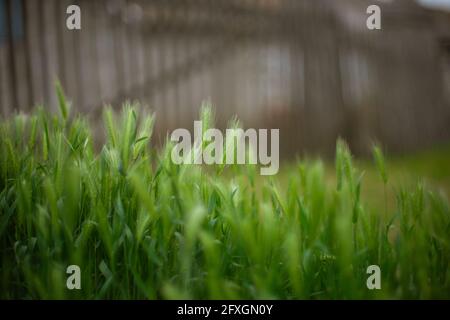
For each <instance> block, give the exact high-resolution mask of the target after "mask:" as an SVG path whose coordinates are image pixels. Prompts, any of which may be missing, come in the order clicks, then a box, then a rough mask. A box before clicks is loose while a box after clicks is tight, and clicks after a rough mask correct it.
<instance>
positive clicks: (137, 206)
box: [0, 87, 450, 299]
mask: <svg viewBox="0 0 450 320" xmlns="http://www.w3.org/2000/svg"><path fill="white" fill-rule="evenodd" d="M58 99H59V103H60V106H61V113H60V114H59V115H54V114H49V113H47V112H46V111H44V110H43V109H39V110H38V111H36V112H34V113H33V114H32V115H30V116H25V115H17V116H15V117H13V118H10V119H4V120H2V121H1V124H0V154H1V157H0V161H1V162H0V212H1V214H0V258H1V263H0V296H1V298H33V299H37V298H46V299H59V298H82V299H103V298H108V299H109V298H117V299H128V298H131V299H133V298H148V299H161V298H164V299H174V298H211V299H218V298H224V299H241V298H250V299H254V298H286V299H360V298H369V299H372V298H378V299H380V298H447V299H448V298H450V274H449V262H450V210H449V206H448V202H447V201H446V200H445V199H443V198H442V197H441V196H440V195H439V194H437V193H435V192H432V191H430V190H428V189H427V188H425V187H424V185H422V184H421V183H418V184H417V186H415V187H413V188H411V187H410V186H401V187H395V189H394V186H393V185H391V184H390V182H389V180H388V168H387V167H386V164H385V160H384V156H383V154H382V152H381V149H380V148H379V147H375V148H374V160H375V166H376V168H378V170H379V175H380V183H382V184H383V185H384V186H385V189H392V190H394V191H395V194H396V206H395V208H392V209H390V207H388V206H387V205H386V201H387V200H386V199H383V198H380V199H379V202H380V205H379V206H375V207H374V206H368V205H367V204H366V203H365V202H364V199H363V198H362V197H361V185H363V184H364V175H363V174H362V172H360V171H358V170H357V169H356V168H355V166H354V165H353V159H352V156H351V154H350V151H349V148H348V147H347V145H346V144H345V142H344V141H341V140H340V141H338V143H337V150H336V162H335V163H336V166H335V171H336V181H337V183H336V185H331V184H330V183H328V182H327V180H326V177H325V169H324V165H323V163H322V162H321V161H312V162H311V161H300V162H298V163H297V164H296V165H295V166H294V167H291V168H290V169H289V170H290V171H289V178H288V182H287V183H286V184H282V185H281V184H280V181H279V180H278V179H277V177H259V176H258V175H257V172H258V171H257V170H256V169H257V168H256V167H255V166H252V165H240V166H231V167H230V166H228V167H225V166H220V167H219V166H218V167H217V168H215V167H213V168H210V167H201V166H195V165H184V166H183V165H181V166H177V165H174V164H173V163H172V162H171V160H170V151H171V149H172V148H173V145H172V144H171V143H166V144H165V146H164V147H163V148H162V149H160V150H157V149H156V148H154V147H153V146H152V140H151V137H152V128H153V124H154V118H153V116H152V115H143V114H142V112H138V108H136V107H133V106H131V105H125V106H124V108H123V111H122V112H121V113H120V114H116V113H115V112H113V111H112V110H111V109H105V111H104V128H105V132H106V137H107V138H106V139H107V141H106V143H105V144H104V145H103V147H102V148H101V149H100V150H96V149H95V148H94V145H93V137H92V133H91V130H90V125H89V124H88V123H87V121H86V119H85V118H84V117H83V116H74V115H71V114H70V110H69V108H68V104H67V103H66V101H65V98H64V94H63V93H62V90H61V89H60V88H59V87H58ZM202 116H203V118H204V119H203V120H205V121H204V124H207V125H208V126H209V127H211V126H213V125H214V123H213V115H212V113H211V110H210V109H209V108H204V109H203V113H202ZM233 125H238V122H236V121H234V122H233ZM72 264H76V265H79V266H80V268H81V271H82V289H81V290H73V291H70V290H68V289H67V288H66V279H67V275H66V268H67V266H68V265H72ZM373 264H376V265H379V266H380V268H381V272H382V289H381V290H368V289H367V287H366V280H367V277H368V275H367V274H366V268H367V267H368V266H369V265H373Z"/></svg>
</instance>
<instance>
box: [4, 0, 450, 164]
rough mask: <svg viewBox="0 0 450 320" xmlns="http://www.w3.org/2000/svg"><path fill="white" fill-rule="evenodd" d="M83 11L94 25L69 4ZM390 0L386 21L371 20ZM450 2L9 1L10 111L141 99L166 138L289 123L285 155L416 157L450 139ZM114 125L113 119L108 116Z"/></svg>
mask: <svg viewBox="0 0 450 320" xmlns="http://www.w3.org/2000/svg"><path fill="white" fill-rule="evenodd" d="M71 4H77V5H79V6H80V8H81V26H82V29H81V30H78V31H77V30H75V31H71V30H68V29H67V28H66V19H67V17H68V15H67V14H66V9H67V7H68V6H69V5H71ZM371 4H377V5H379V6H380V7H381V11H382V30H374V31H370V30H368V29H367V27H366V19H367V17H368V14H367V13H366V9H367V7H368V6H369V5H371ZM449 8H450V0H434V1H433V0H424V1H423V2H420V3H419V2H415V1H413V0H384V1H381V0H370V1H366V0H146V1H143V0H85V1H83V0H78V1H74V0H0V110H1V114H2V116H3V117H6V116H8V115H10V114H12V113H14V112H18V111H21V112H29V111H30V110H31V109H32V108H34V107H36V106H37V105H44V106H45V108H48V109H50V110H57V101H56V95H55V90H54V82H55V79H59V80H60V82H61V83H62V85H63V87H64V89H65V91H66V95H67V96H68V98H69V99H70V100H71V101H72V108H73V109H75V110H77V111H80V112H83V113H86V114H89V116H90V117H91V119H93V121H99V123H100V116H101V107H102V106H103V105H104V104H111V105H112V106H113V107H114V108H116V109H120V107H121V104H122V103H123V102H124V101H126V100H130V101H134V100H137V101H140V102H141V103H142V104H143V105H144V106H145V108H149V109H151V110H153V111H154V112H155V113H156V117H157V118H156V119H157V120H156V134H157V135H156V137H157V139H158V140H159V141H162V140H163V138H164V137H165V135H166V134H167V132H168V130H173V129H175V128H179V127H185V128H188V129H192V126H193V121H194V120H195V119H197V118H198V110H199V107H200V106H201V103H202V101H204V100H207V101H210V102H211V103H212V104H213V105H214V107H215V109H216V114H217V120H218V124H217V127H219V128H224V127H225V126H226V123H227V121H228V120H229V119H230V118H231V117H232V116H233V115H237V116H238V117H239V118H240V119H241V120H242V122H243V124H244V126H245V127H253V128H279V129H280V139H281V140H280V152H281V154H282V155H284V156H291V155H294V154H298V153H300V152H303V151H307V152H311V153H317V154H321V155H327V154H332V153H333V152H334V148H335V142H336V138H337V137H338V136H341V137H343V138H345V139H346V140H347V141H348V142H349V144H350V146H351V148H352V150H353V152H355V153H357V154H362V155H363V154H365V153H367V152H368V151H369V150H370V147H371V144H372V142H373V141H379V142H381V143H382V144H383V145H384V146H385V147H386V148H387V149H388V150H389V151H391V152H395V153H407V152H412V151H416V150H421V149H425V148H429V147H431V146H434V145H439V144H442V143H444V144H445V143H447V142H450V11H449V10H450V9H449ZM98 127H99V128H101V125H99V126H98Z"/></svg>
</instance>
